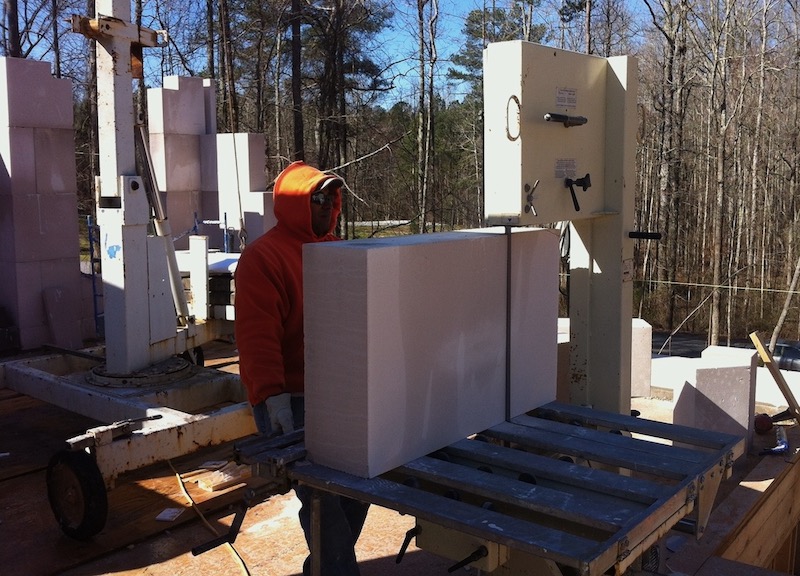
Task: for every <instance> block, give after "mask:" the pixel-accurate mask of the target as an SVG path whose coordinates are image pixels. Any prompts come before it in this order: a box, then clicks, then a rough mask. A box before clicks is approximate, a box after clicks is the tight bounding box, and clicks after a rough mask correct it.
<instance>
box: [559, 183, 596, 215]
mask: <svg viewBox="0 0 800 576" xmlns="http://www.w3.org/2000/svg"><path fill="white" fill-rule="evenodd" d="M564 186H565V187H566V188H569V193H570V194H571V195H572V205H573V206H575V212H580V211H581V207H580V204H578V197H577V196H576V195H575V186H580V187H581V188H582V189H583V191H584V192H586V191H587V190H588V189H589V188H591V187H592V179H591V177H590V176H589V175H588V174H587V175H586V176H584V177H583V178H578V179H577V180H573V179H572V178H567V179H566V180H564Z"/></svg>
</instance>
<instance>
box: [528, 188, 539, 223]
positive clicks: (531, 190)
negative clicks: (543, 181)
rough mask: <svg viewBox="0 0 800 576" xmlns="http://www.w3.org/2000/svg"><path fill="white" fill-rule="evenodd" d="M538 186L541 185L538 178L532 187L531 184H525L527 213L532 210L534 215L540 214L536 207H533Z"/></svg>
mask: <svg viewBox="0 0 800 576" xmlns="http://www.w3.org/2000/svg"><path fill="white" fill-rule="evenodd" d="M537 186H539V181H538V180H537V181H536V182H534V183H533V187H531V185H530V184H525V192H526V193H527V197H526V201H527V202H528V203H527V204H525V213H528V212H531V213H533V215H534V217H536V216H538V214H537V213H536V208H534V207H533V193H534V192H536V187H537Z"/></svg>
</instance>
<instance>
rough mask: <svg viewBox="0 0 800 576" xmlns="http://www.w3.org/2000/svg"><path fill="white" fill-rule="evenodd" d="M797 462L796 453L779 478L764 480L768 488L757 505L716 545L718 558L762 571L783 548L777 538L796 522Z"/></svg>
mask: <svg viewBox="0 0 800 576" xmlns="http://www.w3.org/2000/svg"><path fill="white" fill-rule="evenodd" d="M799 459H800V453H796V454H795V455H794V456H792V458H791V465H789V466H787V467H786V468H785V469H784V470H783V471H782V473H781V474H780V476H778V477H777V478H775V479H774V480H771V479H767V480H766V482H768V487H767V488H766V489H765V490H764V492H763V495H762V496H761V498H760V499H759V500H758V503H757V504H756V505H754V506H753V507H752V508H750V510H749V512H748V514H747V516H746V517H745V518H744V519H743V520H742V521H741V522H740V523H739V525H738V526H737V528H736V530H735V531H734V532H731V533H730V534H729V535H728V536H727V538H726V539H725V540H724V541H723V542H722V543H721V544H720V546H719V549H718V550H717V552H716V554H717V555H718V556H721V557H723V558H727V559H729V560H736V561H737V562H744V563H746V564H752V565H754V566H762V567H764V566H767V565H768V563H769V562H771V560H772V558H773V557H774V555H775V554H776V553H777V551H778V549H779V548H780V546H781V544H783V537H780V536H778V535H779V534H782V535H784V537H785V535H786V534H789V533H790V532H791V531H792V530H793V529H794V528H795V526H796V525H797V523H798V521H800V491H798V490H797V486H798V483H800V460H799ZM762 481H764V480H763V479H762ZM744 484H745V483H743V485H744Z"/></svg>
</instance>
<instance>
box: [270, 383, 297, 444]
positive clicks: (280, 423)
mask: <svg viewBox="0 0 800 576" xmlns="http://www.w3.org/2000/svg"><path fill="white" fill-rule="evenodd" d="M264 403H265V404H266V405H267V412H268V413H269V422H270V424H271V425H272V431H273V432H278V433H283V434H288V433H289V432H292V431H293V430H294V418H293V417H292V395H291V394H289V393H288V392H284V393H283V394H278V395H277V396H270V397H269V398H267V399H266V400H265V401H264Z"/></svg>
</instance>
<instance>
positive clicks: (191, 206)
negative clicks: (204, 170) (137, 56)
mask: <svg viewBox="0 0 800 576" xmlns="http://www.w3.org/2000/svg"><path fill="white" fill-rule="evenodd" d="M147 102H148V128H149V133H150V134H149V136H150V153H151V155H152V158H153V168H154V170H155V173H156V179H157V180H158V187H159V190H160V191H161V192H162V195H163V196H162V198H163V202H164V206H165V210H166V213H167V217H168V219H169V225H170V228H171V230H172V234H173V236H175V237H181V238H180V239H179V240H178V241H177V242H176V245H175V246H176V248H180V249H186V248H188V246H189V240H188V235H186V233H187V232H188V231H189V230H192V229H194V227H195V217H197V218H198V219H200V220H202V219H204V218H206V219H207V218H208V216H207V215H205V214H206V213H207V212H208V207H206V206H204V205H203V196H202V193H201V180H202V178H201V162H200V160H201V157H202V153H201V142H202V140H203V138H204V136H205V135H207V134H214V133H215V132H216V121H215V120H214V118H215V113H216V108H215V106H216V105H215V98H214V88H213V84H212V83H211V81H210V80H204V79H203V78H183V77H177V76H168V77H166V78H164V81H163V87H162V88H151V89H149V90H148V91H147ZM213 217H214V216H212V218H213ZM198 231H199V230H198Z"/></svg>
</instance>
